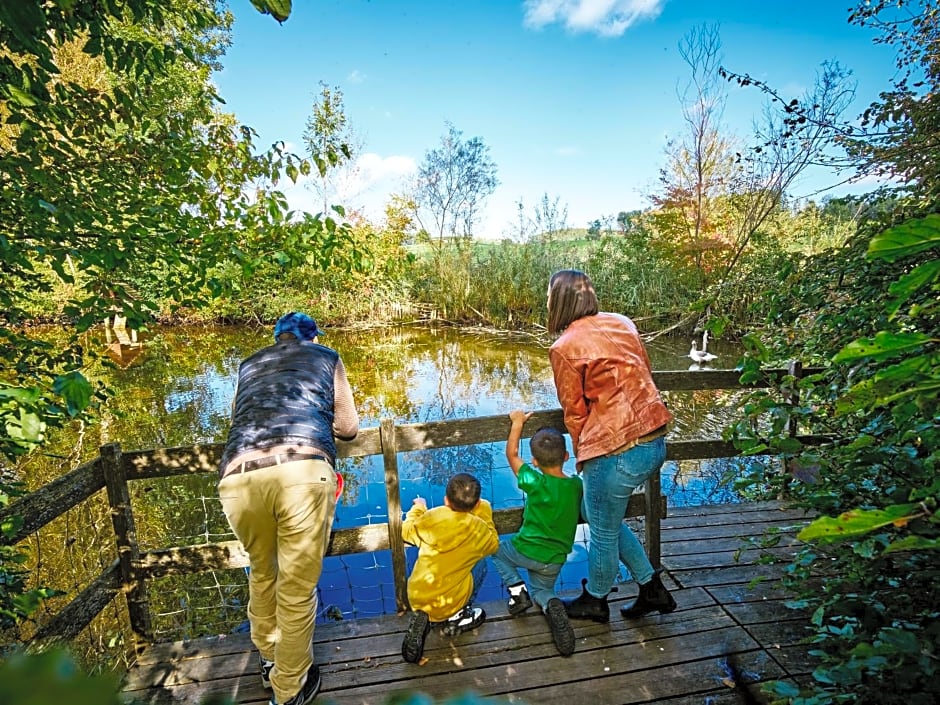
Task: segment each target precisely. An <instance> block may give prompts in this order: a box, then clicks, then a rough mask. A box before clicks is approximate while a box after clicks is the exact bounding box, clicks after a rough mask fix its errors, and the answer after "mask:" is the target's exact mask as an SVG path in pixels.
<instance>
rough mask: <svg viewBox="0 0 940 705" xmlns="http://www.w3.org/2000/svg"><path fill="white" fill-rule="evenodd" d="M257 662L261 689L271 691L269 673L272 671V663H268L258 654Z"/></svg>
mask: <svg viewBox="0 0 940 705" xmlns="http://www.w3.org/2000/svg"><path fill="white" fill-rule="evenodd" d="M258 660H259V661H260V663H261V687H262V688H267V689H268V690H271V671H273V670H274V661H268V660H267V659H266V658H265V657H264V656H262V655H261V654H258Z"/></svg>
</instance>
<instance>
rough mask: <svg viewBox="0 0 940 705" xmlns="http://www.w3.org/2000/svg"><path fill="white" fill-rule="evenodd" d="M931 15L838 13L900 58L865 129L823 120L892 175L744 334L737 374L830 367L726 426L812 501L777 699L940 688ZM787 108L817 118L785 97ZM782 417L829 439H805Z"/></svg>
mask: <svg viewBox="0 0 940 705" xmlns="http://www.w3.org/2000/svg"><path fill="white" fill-rule="evenodd" d="M937 13H938V8H936V7H935V6H934V5H933V4H932V3H930V4H921V3H909V2H903V1H902V2H900V3H895V2H891V3H887V2H875V3H868V2H860V3H859V4H858V7H857V8H856V10H855V11H854V12H853V13H852V14H851V15H850V21H852V22H853V23H856V24H859V25H861V26H866V27H867V26H872V27H878V28H880V29H881V30H882V34H881V36H880V37H879V41H882V42H888V43H890V44H892V45H894V46H895V47H896V48H897V52H898V66H899V67H900V68H901V69H902V71H901V73H900V78H899V79H897V80H896V81H895V82H894V84H893V86H892V89H891V90H888V91H884V92H882V94H881V98H880V100H879V101H878V102H877V103H876V104H875V105H873V106H872V107H871V108H870V109H869V110H868V111H866V113H865V114H863V116H862V120H861V123H860V124H861V127H858V126H855V125H842V126H838V125H837V126H835V127H836V128H837V129H836V135H837V142H838V144H840V145H843V146H845V147H846V148H847V152H846V157H847V158H848V159H849V160H850V163H852V164H853V165H854V166H856V167H857V168H858V170H859V173H879V174H883V175H892V176H893V177H895V178H897V179H898V180H899V183H898V184H897V185H895V186H893V187H892V188H889V189H885V193H883V194H879V197H878V198H877V199H876V200H874V201H873V202H871V203H866V204H862V206H863V207H861V208H855V209H854V210H855V212H856V216H855V217H859V218H860V227H859V232H858V234H857V235H855V236H854V237H852V238H850V239H849V241H848V242H847V243H846V245H845V246H843V247H841V248H839V249H837V250H830V251H825V252H822V253H820V254H818V255H816V256H814V257H811V258H808V259H807V260H806V261H805V262H804V263H801V265H800V266H798V267H792V268H789V269H785V270H783V271H782V274H783V280H782V282H781V284H780V286H779V288H778V290H777V294H776V295H775V296H774V307H773V310H772V311H771V317H770V320H769V322H770V323H771V324H772V326H771V328H770V329H769V330H768V331H766V332H765V334H764V335H762V336H759V337H758V336H757V335H755V336H753V337H751V338H749V339H748V340H749V343H750V344H751V345H752V346H753V350H754V360H751V361H750V362H748V363H747V365H746V367H745V370H746V371H745V379H747V378H749V377H750V376H752V375H755V374H758V371H757V365H756V363H758V362H767V361H770V360H777V359H781V358H786V357H791V356H798V357H800V358H802V359H804V361H806V362H816V363H823V364H825V365H826V369H825V371H824V372H823V373H822V374H820V375H817V376H813V377H809V378H806V379H803V380H796V379H790V380H787V381H786V383H787V384H788V385H789V387H790V389H791V390H792V392H793V394H791V395H790V397H789V400H787V401H786V402H781V401H780V400H778V399H774V398H772V397H770V396H768V395H763V394H761V395H756V396H755V397H754V398H752V399H751V400H750V401H749V402H748V404H747V405H746V406H745V418H744V419H742V421H741V422H740V423H738V424H736V426H735V427H734V429H733V430H732V432H731V435H732V436H733V437H735V439H736V442H737V443H738V444H739V446H740V447H741V448H742V449H744V450H745V451H746V452H749V453H767V452H771V453H774V452H780V453H783V454H785V457H786V458H787V459H788V462H787V469H788V471H789V472H788V473H787V474H786V475H783V476H781V475H779V474H766V475H762V476H757V477H755V478H753V481H754V482H755V483H756V486H762V487H764V488H766V489H769V490H770V491H772V492H779V491H787V492H788V493H789V494H790V496H791V497H792V498H793V499H794V501H796V502H797V503H799V504H800V505H802V506H805V507H807V508H808V509H810V510H812V511H813V512H815V513H816V514H817V515H818V518H817V519H816V520H815V521H813V522H812V523H811V524H810V525H809V526H808V527H807V528H806V529H805V530H804V531H802V532H801V533H800V535H799V538H800V539H801V540H803V541H804V542H805V543H804V547H803V548H802V549H801V550H800V552H799V554H798V555H797V557H796V558H795V560H794V561H793V563H792V565H791V566H789V568H788V571H787V574H788V575H789V576H790V577H789V580H788V585H789V587H791V588H792V590H793V591H794V593H795V598H796V599H795V600H794V601H793V603H792V604H793V605H794V606H799V607H803V608H808V609H809V611H810V613H811V614H812V617H811V627H812V643H813V655H814V656H815V657H816V658H817V667H816V669H815V671H814V672H813V680H812V681H811V682H808V683H805V684H803V686H802V687H800V688H798V687H795V686H793V685H792V684H787V683H782V682H778V683H774V684H772V686H771V688H770V690H771V691H772V692H773V693H774V694H775V695H776V696H777V697H778V698H779V699H781V700H782V701H787V702H793V703H806V704H809V703H814V704H817V703H818V704H823V703H840V702H853V703H863V704H867V703H872V704H874V703H878V704H879V705H881V704H889V705H890V704H894V703H897V704H898V705H900V704H901V703H904V704H906V705H909V704H911V703H915V704H918V705H919V704H920V703H924V704H926V703H932V702H936V701H937V699H938V698H940V688H938V682H940V681H938V679H937V673H938V668H937V662H938V653H937V644H938V643H940V640H938V636H940V631H938V624H940V621H938V617H940V612H938V609H937V605H938V603H940V588H938V584H937V580H936V576H937V574H938V571H940V515H938V504H940V480H938V477H940V474H938V472H937V468H938V460H940V433H938V429H940V423H938V422H940V417H938V416H937V408H938V405H937V401H938V394H940V384H938V382H937V380H938V379H940V303H938V299H937V291H940V258H938V254H940V215H938V213H937V211H938V209H940V201H938V198H937V195H938V193H937V190H936V183H935V180H936V175H937V168H938V165H940V160H938V156H940V153H938V151H937V149H936V145H935V140H934V137H935V134H936V129H935V126H936V124H937V116H938V112H937V108H938V105H937V103H936V98H935V95H936V93H937V91H938V89H940V85H938V80H940V72H937V71H936V67H937V66H938V64H937V59H938V54H937V46H938V44H937V37H938V35H937V19H938V18H937ZM915 74H916V75H918V76H920V78H919V79H918V81H916V82H912V81H911V80H910V78H911V76H913V75H915ZM762 87H763V89H764V90H766V91H768V93H770V94H771V95H775V94H774V93H773V90H772V89H770V88H769V87H767V86H762ZM788 119H789V120H790V121H791V122H794V123H796V124H797V125H802V124H805V123H807V122H809V123H812V122H814V120H815V118H814V116H813V113H812V109H811V107H810V108H806V106H802V105H799V104H796V105H794V106H793V113H792V114H791V116H790V117H789V118H788ZM872 120H874V121H875V122H876V123H877V125H878V127H877V129H876V130H874V131H873V130H871V129H870V128H871V127H872V124H873V123H872V122H871V121H872ZM866 121H868V124H867V125H866V124H865V123H866ZM915 160H916V162H917V163H916V164H915V163H914V161H915ZM791 428H798V429H801V430H807V431H810V432H815V433H826V434H829V435H830V438H831V439H830V440H829V441H828V442H826V443H824V444H823V445H820V446H802V445H801V444H800V443H799V442H798V441H796V440H795V439H794V438H792V437H791V436H790V434H789V429H791ZM820 581H821V582H822V589H820V588H819V582H820Z"/></svg>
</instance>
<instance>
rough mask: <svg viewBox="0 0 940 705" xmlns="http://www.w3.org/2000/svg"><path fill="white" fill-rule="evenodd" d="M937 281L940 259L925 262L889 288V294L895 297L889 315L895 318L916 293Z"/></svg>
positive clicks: (939, 275) (889, 304) (890, 303)
mask: <svg viewBox="0 0 940 705" xmlns="http://www.w3.org/2000/svg"><path fill="white" fill-rule="evenodd" d="M937 279H940V259H935V260H931V261H930V262H924V263H923V264H921V265H919V266H917V267H915V268H914V269H912V270H911V271H910V272H908V273H907V274H905V275H904V276H902V277H901V278H899V279H898V280H897V281H896V282H894V283H893V284H892V285H891V286H890V287H888V292H889V293H890V294H891V295H892V296H894V300H892V301H891V302H889V303H888V314H889V315H891V316H893V315H894V314H895V313H897V312H898V309H899V308H901V306H902V305H903V304H904V302H905V301H907V300H908V299H909V298H911V296H912V295H913V294H914V293H915V292H916V291H918V290H919V289H920V288H922V287H924V286H926V285H928V284H930V283H932V282H935V281H937Z"/></svg>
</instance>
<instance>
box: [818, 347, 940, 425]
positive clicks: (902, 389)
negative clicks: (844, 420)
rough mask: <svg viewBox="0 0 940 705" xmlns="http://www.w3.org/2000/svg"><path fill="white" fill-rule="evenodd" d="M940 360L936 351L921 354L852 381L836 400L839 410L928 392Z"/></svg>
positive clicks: (846, 410)
mask: <svg viewBox="0 0 940 705" xmlns="http://www.w3.org/2000/svg"><path fill="white" fill-rule="evenodd" d="M938 364H940V357H938V356H936V355H917V356H914V357H910V358H908V359H906V360H902V361H901V362H899V363H897V364H895V365H891V366H890V367H886V368H884V369H882V370H878V372H876V373H875V374H874V375H872V376H871V377H867V378H865V379H863V380H862V381H861V382H858V383H856V384H854V385H852V387H851V388H849V390H848V391H847V392H845V393H844V394H843V395H842V396H841V397H840V398H839V399H838V401H837V402H836V413H837V414H839V415H842V414H847V413H852V412H853V411H859V410H861V409H873V408H875V407H877V406H885V405H887V404H888V403H890V402H892V401H894V400H896V399H898V398H900V397H902V396H904V395H905V394H916V393H928V392H929V390H930V388H931V387H936V384H934V382H935V381H936V380H935V377H936V373H935V370H936V369H937V367H938Z"/></svg>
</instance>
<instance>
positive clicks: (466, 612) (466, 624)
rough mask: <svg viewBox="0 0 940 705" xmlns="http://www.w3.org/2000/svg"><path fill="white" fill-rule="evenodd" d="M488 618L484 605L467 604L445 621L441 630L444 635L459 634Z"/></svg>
mask: <svg viewBox="0 0 940 705" xmlns="http://www.w3.org/2000/svg"><path fill="white" fill-rule="evenodd" d="M485 620H486V612H484V611H483V608H482V607H471V606H470V605H467V606H466V607H464V608H463V609H462V610H460V611H459V612H458V613H457V614H455V615H454V616H453V617H451V618H450V619H448V620H447V621H445V622H444V626H443V627H441V632H443V634H444V636H457V635H458V634H461V633H463V632H468V631H470V630H471V629H476V628H477V627H479V626H480V625H481V624H483V622H484V621H485Z"/></svg>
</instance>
